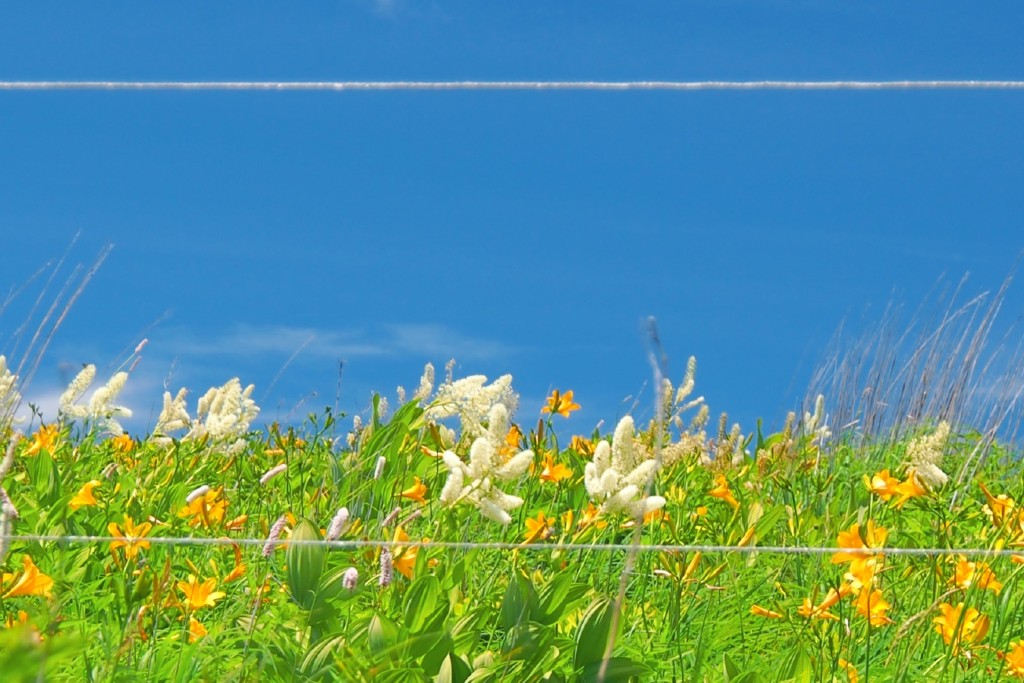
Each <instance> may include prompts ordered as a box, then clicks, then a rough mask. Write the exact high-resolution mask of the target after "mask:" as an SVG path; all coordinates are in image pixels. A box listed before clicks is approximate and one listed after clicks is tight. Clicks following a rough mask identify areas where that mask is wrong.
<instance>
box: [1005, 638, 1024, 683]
mask: <svg viewBox="0 0 1024 683" xmlns="http://www.w3.org/2000/svg"><path fill="white" fill-rule="evenodd" d="M999 656H1000V658H1001V659H1002V660H1003V661H1004V662H1006V669H1004V671H1006V673H1008V674H1010V675H1011V676H1013V677H1015V678H1024V640H1015V641H1013V642H1012V643H1010V649H1009V650H1007V651H1006V654H1000V655H999Z"/></svg>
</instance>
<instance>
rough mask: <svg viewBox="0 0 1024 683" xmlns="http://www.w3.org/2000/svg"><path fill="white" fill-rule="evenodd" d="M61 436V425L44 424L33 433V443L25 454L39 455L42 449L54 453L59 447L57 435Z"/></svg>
mask: <svg viewBox="0 0 1024 683" xmlns="http://www.w3.org/2000/svg"><path fill="white" fill-rule="evenodd" d="M59 436H60V427H58V426H57V425H55V424H52V425H42V426H40V427H39V430H38V431H37V432H36V433H35V434H33V435H32V443H30V444H29V445H28V448H26V449H25V455H39V454H40V453H41V452H42V451H46V452H47V453H51V454H52V453H53V452H54V451H55V450H56V449H57V437H59Z"/></svg>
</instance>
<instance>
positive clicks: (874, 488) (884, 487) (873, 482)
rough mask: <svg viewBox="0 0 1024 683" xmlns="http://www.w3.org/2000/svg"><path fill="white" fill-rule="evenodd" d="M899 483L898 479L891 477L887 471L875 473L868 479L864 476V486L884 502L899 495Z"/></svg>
mask: <svg viewBox="0 0 1024 683" xmlns="http://www.w3.org/2000/svg"><path fill="white" fill-rule="evenodd" d="M899 483H900V481H899V479H896V478H895V477H893V476H891V475H890V474H889V470H882V471H881V472H876V473H875V474H874V475H872V476H870V477H869V476H868V475H866V474H865V475H864V485H865V486H867V487H868V491H871V493H874V494H876V495H878V497H880V498H881V499H882V500H886V501H887V500H889V499H890V498H892V497H893V496H894V495H896V494H897V493H899V489H898V487H899Z"/></svg>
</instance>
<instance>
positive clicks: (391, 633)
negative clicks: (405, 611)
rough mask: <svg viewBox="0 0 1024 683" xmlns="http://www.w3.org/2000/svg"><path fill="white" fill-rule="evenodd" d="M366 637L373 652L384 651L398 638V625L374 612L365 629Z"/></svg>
mask: <svg viewBox="0 0 1024 683" xmlns="http://www.w3.org/2000/svg"><path fill="white" fill-rule="evenodd" d="M366 638H367V640H368V641H369V644H370V650H372V651H373V652H377V653H380V652H384V651H386V650H388V649H389V648H390V647H391V646H392V645H394V644H395V642H396V641H397V640H398V627H397V626H395V624H394V623H393V622H391V620H389V619H388V618H387V617H382V616H380V615H379V614H374V615H373V618H372V619H370V625H369V626H368V627H367V629H366Z"/></svg>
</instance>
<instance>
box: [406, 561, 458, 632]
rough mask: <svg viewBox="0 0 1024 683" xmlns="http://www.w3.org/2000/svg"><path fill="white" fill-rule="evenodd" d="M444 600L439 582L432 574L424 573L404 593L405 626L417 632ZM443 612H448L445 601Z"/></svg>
mask: <svg viewBox="0 0 1024 683" xmlns="http://www.w3.org/2000/svg"><path fill="white" fill-rule="evenodd" d="M443 601H444V593H443V592H442V591H441V582H440V581H439V580H438V578H437V577H436V576H434V575H433V574H424V575H423V576H420V577H418V578H417V579H416V580H415V581H413V583H412V585H411V586H409V590H408V591H407V592H406V594H405V604H404V610H403V612H404V617H405V621H404V623H405V626H406V627H407V628H408V629H409V630H410V631H411V632H413V633H418V632H419V631H420V630H422V629H423V627H424V626H425V625H426V624H427V623H428V621H431V620H432V618H433V617H435V616H436V615H435V612H436V611H437V607H438V605H439V604H441V603H442V602H443ZM444 602H445V604H444V607H445V614H447V613H448V609H447V602H446V601H444Z"/></svg>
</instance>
